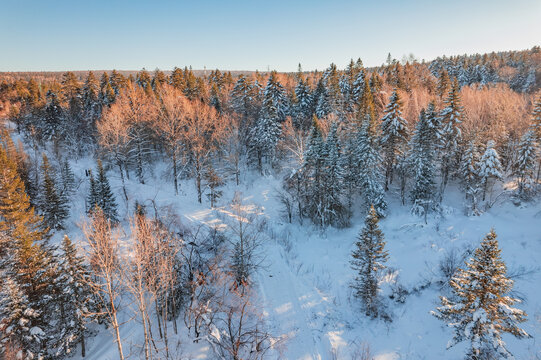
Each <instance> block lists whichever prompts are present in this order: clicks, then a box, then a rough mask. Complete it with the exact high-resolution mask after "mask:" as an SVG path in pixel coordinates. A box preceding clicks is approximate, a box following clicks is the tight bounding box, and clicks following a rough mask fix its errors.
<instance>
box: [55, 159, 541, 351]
mask: <svg viewBox="0 0 541 360" xmlns="http://www.w3.org/2000/svg"><path fill="white" fill-rule="evenodd" d="M72 167H73V170H74V172H75V173H76V175H77V176H78V177H79V178H80V179H81V180H82V181H81V184H80V187H79V189H78V192H77V195H76V203H75V204H74V205H73V206H72V213H73V214H72V217H71V219H70V224H69V226H68V230H67V232H68V233H69V234H70V235H71V236H72V237H73V238H74V240H76V241H78V240H79V241H80V240H81V237H82V236H81V232H80V230H79V229H78V227H77V223H79V222H80V221H81V220H82V219H83V216H84V199H85V197H86V195H87V188H88V184H87V182H88V179H86V178H85V177H84V170H85V169H88V168H94V167H95V163H94V162H93V160H91V159H83V160H79V161H78V162H73V163H72ZM163 169H164V167H158V168H157V169H155V170H154V171H153V172H154V175H153V177H151V176H148V177H147V179H146V184H145V185H141V184H139V183H138V182H137V181H136V180H135V179H133V178H132V180H131V181H127V189H128V195H129V197H130V200H129V204H127V203H126V202H124V201H122V198H121V195H120V194H121V182H120V178H119V177H118V174H117V173H116V172H115V171H110V172H109V173H108V176H109V178H110V181H111V183H112V185H113V189H114V190H115V193H116V195H117V201H118V203H119V210H120V211H119V212H120V214H121V216H125V215H127V214H128V208H129V209H130V211H132V210H133V205H134V202H135V200H138V201H139V202H140V203H143V204H145V203H146V204H148V203H149V200H150V199H152V200H154V201H155V202H156V203H157V204H158V205H160V206H161V205H168V204H171V205H172V206H173V207H174V208H175V209H176V211H177V212H178V214H179V215H181V216H182V219H183V221H184V223H185V224H186V225H193V226H197V225H199V224H200V223H212V222H216V221H220V220H219V219H220V218H221V217H223V214H221V215H220V214H219V213H220V212H221V211H220V207H219V206H218V208H216V209H210V208H209V204H208V202H206V201H203V204H198V203H197V196H196V193H195V187H194V182H193V180H186V181H182V182H181V193H180V194H179V195H178V196H175V195H174V190H173V185H172V183H171V181H166V180H163V179H162V173H163ZM279 187H280V181H279V179H277V178H274V177H272V176H270V177H262V176H259V175H257V174H255V173H247V174H246V173H245V174H244V176H243V178H242V182H241V185H240V186H239V187H235V186H233V185H229V186H228V187H226V188H225V189H224V195H223V197H222V199H221V200H220V201H219V205H225V204H227V202H229V201H230V200H231V199H232V197H233V194H234V192H235V191H240V192H242V194H243V199H244V202H245V203H247V204H255V205H257V206H260V207H261V209H262V211H263V215H262V216H265V217H266V218H267V223H268V226H267V227H266V232H265V233H264V234H263V235H264V245H263V246H264V249H263V253H264V254H265V260H264V264H263V265H264V266H263V267H262V269H261V270H260V271H259V273H258V274H257V276H256V277H255V280H256V289H257V292H258V297H259V300H260V302H261V304H262V306H263V307H264V309H262V310H263V313H264V314H265V319H266V322H267V323H268V325H269V327H270V328H271V329H272V333H273V335H275V336H279V335H286V336H287V340H286V341H285V342H283V345H282V347H281V349H280V351H275V352H272V353H269V356H268V358H271V359H273V358H279V359H306V360H308V359H335V358H336V359H351V358H352V353H353V352H355V350H356V349H361V348H363V347H369V348H370V349H371V352H372V354H374V355H375V358H376V359H378V360H390V359H458V358H461V357H462V355H463V353H464V349H465V345H466V344H463V345H457V346H456V347H454V348H452V349H450V350H446V344H447V342H448V340H449V339H450V338H451V336H452V333H451V330H450V329H449V328H447V327H445V326H444V324H443V323H442V322H441V321H439V320H437V319H436V318H434V317H433V316H432V315H430V311H431V310H434V309H435V307H436V306H437V304H438V296H439V295H440V294H441V291H440V288H439V286H438V285H437V284H436V280H438V277H439V273H438V264H439V261H440V259H442V258H443V257H444V256H445V255H446V254H448V253H449V252H452V251H453V249H456V250H457V251H458V252H460V253H461V252H463V251H464V250H466V249H468V248H474V247H476V246H477V245H478V244H479V242H480V240H481V239H482V238H483V237H484V235H485V234H486V233H487V232H488V231H489V230H490V229H491V228H492V227H493V228H494V229H495V230H496V232H497V234H498V239H499V242H500V246H501V248H502V257H503V259H504V261H505V262H506V264H507V265H508V270H509V272H510V273H512V274H519V275H520V276H518V277H517V278H516V279H515V280H516V281H515V286H514V292H515V295H516V296H518V297H520V298H522V299H524V302H523V304H520V305H518V307H520V308H522V309H524V310H526V312H527V314H528V321H527V322H526V323H524V324H523V327H524V329H525V330H526V331H527V332H528V333H530V334H531V335H532V338H531V339H523V340H516V339H514V338H513V337H512V336H507V335H505V336H504V340H505V341H506V342H507V344H508V348H509V350H510V351H511V352H512V353H513V354H514V355H515V357H516V358H517V359H539V358H540V357H541V343H540V342H539V341H540V340H539V337H540V336H541V301H540V300H539V299H540V298H541V289H540V288H541V286H540V285H541V265H539V259H540V255H541V204H540V203H539V202H538V203H533V204H526V205H524V206H522V207H517V206H515V205H513V204H512V203H511V202H510V201H507V202H503V203H498V204H496V205H495V206H494V207H493V208H492V209H490V210H489V211H488V212H486V213H484V214H483V215H482V216H479V217H466V216H465V215H464V214H463V211H462V195H461V194H460V192H459V191H458V190H457V189H449V191H448V192H447V194H446V196H445V200H444V211H443V214H444V215H442V216H438V217H435V216H431V217H429V219H428V224H427V225H425V224H424V221H423V219H420V218H418V217H415V216H412V215H410V213H409V207H408V206H402V205H400V204H399V202H398V199H397V196H395V195H393V194H392V193H391V194H390V195H388V201H389V209H390V212H389V215H388V217H387V218H385V219H383V220H382V221H381V222H380V226H381V228H382V230H383V232H384V234H385V238H386V241H387V245H386V248H387V249H388V251H389V255H390V256H389V261H388V265H389V267H390V268H391V270H392V271H391V272H390V274H389V276H387V279H386V280H387V282H386V283H385V284H383V285H382V288H383V290H384V293H385V294H386V295H388V294H390V293H391V290H392V289H393V288H395V289H396V288H397V287H398V286H399V285H400V286H401V287H403V288H404V289H405V290H406V291H407V292H408V295H406V296H405V298H404V302H403V303H400V302H397V301H395V300H392V299H388V301H387V303H388V305H389V311H390V313H391V314H392V318H393V321H392V322H390V323H387V322H384V321H381V320H370V319H368V318H366V317H365V316H364V315H363V313H362V312H361V311H360V308H359V305H358V303H357V301H356V300H355V299H354V298H353V297H352V296H351V290H350V287H349V284H350V282H351V279H352V278H353V275H354V274H353V270H351V268H350V265H349V260H350V258H351V256H350V254H351V251H352V249H353V246H354V243H355V241H356V236H357V234H358V232H359V230H360V229H361V227H362V225H363V220H364V216H363V215H362V214H361V212H360V211H357V212H356V213H355V215H354V217H353V218H352V221H351V224H352V225H351V227H349V228H346V229H334V228H329V229H327V230H325V231H322V230H320V229H318V228H316V227H314V226H313V225H311V224H309V221H305V224H304V225H303V226H300V225H299V224H297V223H294V224H288V223H286V222H285V221H284V220H283V219H282V217H281V206H280V203H279V200H278V199H277V198H276V189H277V188H279ZM205 200H206V199H205ZM60 236H61V234H58V235H57V238H60ZM125 317H126V318H127V317H128V315H127V314H125ZM181 323H182V321H179V324H181ZM140 328H141V326H140V325H139V324H138V323H136V322H129V323H127V324H126V325H123V326H122V327H121V335H122V337H123V338H124V346H125V347H127V348H128V349H129V351H131V353H132V355H133V357H134V358H137V355H138V354H140V351H141V346H140V345H137V344H142V342H143V341H142V336H143V335H142V331H141V330H140ZM100 329H101V332H100V333H99V334H98V335H97V336H96V337H94V338H91V339H90V340H89V344H88V345H87V357H86V359H89V360H93V359H96V360H97V359H100V360H102V359H116V358H117V354H116V345H115V344H114V343H113V337H112V336H111V334H110V333H109V332H108V330H105V329H104V328H103V327H100ZM182 332H183V330H181V336H179V347H178V351H177V352H176V354H177V356H178V358H182V359H211V358H212V353H211V349H210V348H209V346H208V345H207V344H205V343H204V342H200V343H199V344H193V343H192V341H191V340H190V339H189V338H188V337H187V336H186V334H185V331H184V334H182ZM170 333H172V332H170ZM77 356H78V355H76V356H75V358H77Z"/></svg>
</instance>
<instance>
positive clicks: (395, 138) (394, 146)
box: [380, 89, 408, 190]
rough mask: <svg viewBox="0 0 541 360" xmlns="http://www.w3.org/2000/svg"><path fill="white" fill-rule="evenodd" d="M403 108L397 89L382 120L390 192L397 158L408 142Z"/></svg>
mask: <svg viewBox="0 0 541 360" xmlns="http://www.w3.org/2000/svg"><path fill="white" fill-rule="evenodd" d="M401 107H402V102H401V100H400V96H399V95H398V92H397V91H396V89H395V90H394V91H393V93H392V95H391V97H390V98H389V103H388V104H387V107H386V108H385V114H384V115H383V118H382V119H381V139H380V144H381V146H382V150H383V153H384V159H383V163H384V166H385V190H389V183H391V182H392V181H393V170H394V167H395V165H396V158H397V157H398V156H400V155H402V153H401V149H403V147H404V144H405V143H406V142H407V141H408V124H407V121H406V119H404V118H403V117H402V111H401Z"/></svg>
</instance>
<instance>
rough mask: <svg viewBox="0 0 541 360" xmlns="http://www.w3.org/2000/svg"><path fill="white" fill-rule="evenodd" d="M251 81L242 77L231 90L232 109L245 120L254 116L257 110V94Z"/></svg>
mask: <svg viewBox="0 0 541 360" xmlns="http://www.w3.org/2000/svg"><path fill="white" fill-rule="evenodd" d="M254 91H255V89H254V86H253V84H252V82H251V81H249V80H248V79H246V77H245V76H244V75H240V76H239V78H238V80H237V82H236V83H235V86H234V87H233V90H231V107H232V108H233V110H235V112H237V113H238V114H240V115H242V116H243V117H244V118H247V117H249V116H252V115H253V114H254V113H255V109H256V104H255V102H256V98H257V94H255V93H254Z"/></svg>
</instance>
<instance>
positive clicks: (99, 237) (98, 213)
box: [83, 208, 124, 360]
mask: <svg viewBox="0 0 541 360" xmlns="http://www.w3.org/2000/svg"><path fill="white" fill-rule="evenodd" d="M83 234H84V236H85V238H86V242H87V253H86V257H87V260H88V262H89V263H90V266H91V270H92V277H91V279H92V280H90V281H89V283H88V285H89V286H90V288H91V289H92V292H93V293H94V295H95V296H96V298H97V299H98V301H99V306H100V311H99V312H97V313H92V314H87V315H88V316H105V317H106V318H107V320H108V321H109V323H110V324H111V327H112V329H113V332H114V336H115V338H116V343H117V347H118V355H119V358H120V359H121V360H124V353H123V350H122V339H121V337H120V325H121V324H120V323H119V321H118V317H117V315H118V309H119V307H120V304H121V300H122V294H123V292H124V286H123V281H122V277H121V269H120V262H119V248H118V239H119V236H118V232H116V231H113V229H112V228H111V222H110V221H109V220H108V219H107V218H106V217H105V215H104V214H103V211H102V210H101V209H100V208H97V209H96V210H95V211H94V212H93V213H92V219H91V220H90V222H86V223H84V224H83Z"/></svg>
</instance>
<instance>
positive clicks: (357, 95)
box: [352, 65, 367, 104]
mask: <svg viewBox="0 0 541 360" xmlns="http://www.w3.org/2000/svg"><path fill="white" fill-rule="evenodd" d="M366 82H367V81H366V74H365V71H364V68H363V67H362V65H361V68H360V69H359V72H358V73H357V76H356V78H355V81H354V82H353V89H352V92H353V99H352V100H353V102H354V103H355V104H358V103H359V102H360V101H361V98H362V96H363V91H364V89H365V86H366Z"/></svg>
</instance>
